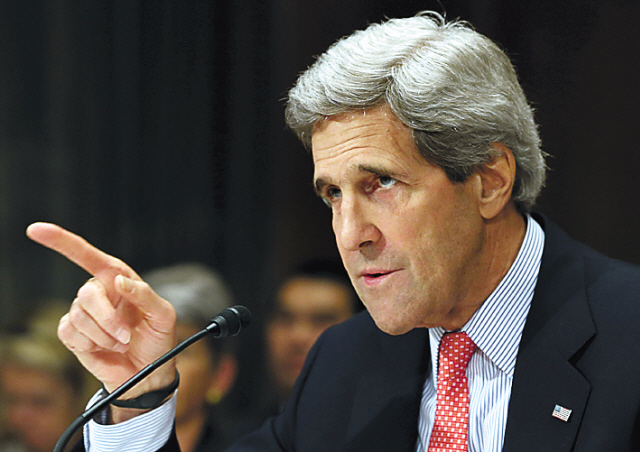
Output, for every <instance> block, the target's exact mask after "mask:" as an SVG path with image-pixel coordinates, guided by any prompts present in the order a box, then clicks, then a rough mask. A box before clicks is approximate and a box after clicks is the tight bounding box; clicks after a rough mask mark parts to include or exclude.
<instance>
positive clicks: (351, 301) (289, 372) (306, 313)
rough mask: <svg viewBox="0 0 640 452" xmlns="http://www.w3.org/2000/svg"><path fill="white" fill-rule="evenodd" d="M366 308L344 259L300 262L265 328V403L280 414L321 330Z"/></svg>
mask: <svg viewBox="0 0 640 452" xmlns="http://www.w3.org/2000/svg"><path fill="white" fill-rule="evenodd" d="M362 308H363V306H362V304H361V303H360V300H359V299H358V296H357V294H356V293H355V291H354V289H353V286H352V285H351V281H350V280H349V276H348V275H347V272H346V271H345V269H344V266H343V265H342V263H341V262H340V261H338V260H333V259H330V258H326V259H324V258H319V259H311V260H308V261H306V262H303V263H302V264H300V265H299V266H298V267H297V268H295V269H294V270H293V271H292V272H291V273H290V274H289V275H288V276H286V277H285V278H284V280H283V281H282V283H281V284H280V285H279V287H278V289H277V291H276V294H275V297H273V301H272V304H271V306H270V309H269V314H268V318H267V325H266V329H265V345H266V354H267V367H268V374H269V381H270V384H271V391H270V394H267V401H266V402H265V406H264V414H265V415H267V416H270V415H274V414H277V413H278V412H279V411H280V409H281V408H282V406H283V405H284V402H285V401H286V400H287V399H288V398H289V395H290V394H291V391H292V390H293V385H294V383H295V381H296V379H297V378H298V375H299V374H300V371H301V370H302V366H303V364H304V361H305V359H306V357H307V354H308V353H309V350H311V347H312V346H313V344H314V343H315V341H316V339H318V337H319V336H320V334H321V333H322V332H323V331H324V330H326V329H327V328H329V327H330V326H332V325H335V324H336V323H340V322H342V321H344V320H346V319H348V318H349V317H351V316H352V315H353V314H355V313H356V312H357V311H359V310H361V309H362Z"/></svg>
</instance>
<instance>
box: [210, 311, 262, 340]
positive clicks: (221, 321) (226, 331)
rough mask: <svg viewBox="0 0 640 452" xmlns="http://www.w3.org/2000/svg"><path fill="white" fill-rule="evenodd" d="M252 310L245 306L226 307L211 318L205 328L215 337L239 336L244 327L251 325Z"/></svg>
mask: <svg viewBox="0 0 640 452" xmlns="http://www.w3.org/2000/svg"><path fill="white" fill-rule="evenodd" d="M250 321H251V312H249V310H248V309H247V308H245V307H244V306H234V307H232V308H227V309H224V310H223V311H222V312H221V313H220V314H218V315H217V316H215V317H214V318H213V319H211V323H210V324H209V326H207V327H206V328H205V330H207V331H208V333H209V334H212V335H213V337H227V336H237V335H238V334H239V333H240V331H242V329H243V328H246V327H247V326H249V322H250Z"/></svg>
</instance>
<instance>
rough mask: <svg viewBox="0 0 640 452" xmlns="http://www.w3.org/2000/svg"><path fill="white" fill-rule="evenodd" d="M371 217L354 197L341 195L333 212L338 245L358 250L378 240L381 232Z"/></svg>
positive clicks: (367, 210)
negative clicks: (341, 197)
mask: <svg viewBox="0 0 640 452" xmlns="http://www.w3.org/2000/svg"><path fill="white" fill-rule="evenodd" d="M372 218H373V216H372V213H371V212H370V211H369V209H367V206H366V205H363V204H362V202H359V201H358V200H357V198H355V197H353V198H347V197H346V196H344V195H343V199H342V200H341V203H340V209H339V210H338V211H337V212H334V214H333V230H334V233H335V235H336V241H337V242H338V247H340V248H343V249H345V250H347V251H358V250H363V249H364V248H367V247H369V246H371V245H372V244H374V243H376V242H378V241H379V240H380V237H381V233H380V230H379V229H378V228H377V226H376V225H375V224H374V221H373V220H372Z"/></svg>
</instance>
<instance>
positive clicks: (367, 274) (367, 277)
mask: <svg viewBox="0 0 640 452" xmlns="http://www.w3.org/2000/svg"><path fill="white" fill-rule="evenodd" d="M397 271H398V270H377V269H376V270H367V271H363V272H362V273H360V277H361V278H362V279H363V280H364V282H365V284H367V285H368V286H372V285H376V284H380V283H382V281H384V280H386V279H387V278H388V277H389V276H390V275H392V274H394V273H395V272H397Z"/></svg>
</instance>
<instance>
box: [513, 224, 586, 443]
mask: <svg viewBox="0 0 640 452" xmlns="http://www.w3.org/2000/svg"><path fill="white" fill-rule="evenodd" d="M538 221H541V223H543V224H544V220H540V219H538ZM545 232H546V243H545V251H544V255H543V260H542V265H541V268H540V274H539V278H538V284H537V286H536V293H535V296H534V299H533V301H532V304H531V310H530V312H529V316H528V317H527V323H526V325H525V328H524V331H523V335H522V340H521V343H520V348H519V351H518V359H517V361H516V368H515V374H514V378H513V387H512V390H511V399H510V404H509V414H508V418H507V428H506V434H505V441H504V449H503V450H504V451H518V452H524V451H529V450H531V451H539V450H553V451H554V452H563V451H569V450H571V448H572V446H573V443H574V441H575V437H576V435H577V432H578V429H579V427H580V422H581V420H582V415H583V413H584V409H585V406H586V403H587V400H588V398H589V394H590V391H591V386H590V384H589V382H588V381H586V380H585V378H584V377H583V376H582V374H581V373H580V372H579V371H578V370H577V369H576V368H575V367H574V366H573V365H572V359H573V358H574V357H576V356H579V355H580V354H581V352H582V350H583V349H584V348H585V347H587V346H588V342H589V340H590V339H591V338H592V337H593V336H594V335H595V326H594V324H593V320H592V318H591V314H590V312H589V308H588V304H587V297H586V289H585V282H584V263H583V261H582V259H581V258H579V257H576V253H575V250H572V245H571V243H572V241H571V239H569V238H568V237H567V236H565V235H564V233H563V232H561V231H560V230H559V229H557V228H555V227H553V226H552V225H548V224H547V225H545ZM572 251H573V252H572ZM556 405H559V406H561V407H563V408H567V409H570V410H572V411H571V414H570V416H569V419H568V421H567V422H565V421H563V420H560V419H557V418H556V417H554V416H552V413H553V410H554V407H555V406H556Z"/></svg>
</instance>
